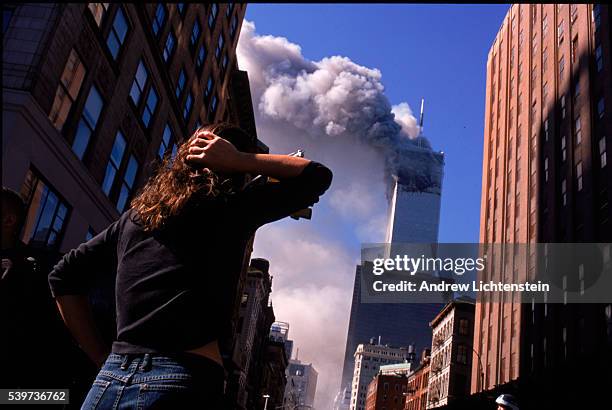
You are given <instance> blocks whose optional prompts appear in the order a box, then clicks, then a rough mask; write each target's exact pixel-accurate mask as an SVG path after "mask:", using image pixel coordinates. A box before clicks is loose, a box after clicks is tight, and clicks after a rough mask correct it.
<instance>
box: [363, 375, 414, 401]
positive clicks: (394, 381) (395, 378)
mask: <svg viewBox="0 0 612 410" xmlns="http://www.w3.org/2000/svg"><path fill="white" fill-rule="evenodd" d="M406 379H407V375H406V374H402V373H399V374H392V373H389V374H382V373H379V374H378V375H376V376H374V378H373V379H372V381H371V382H370V384H369V385H368V390H367V396H366V406H365V410H382V409H385V410H403V409H404V401H405V399H406V397H405V395H404V394H405V393H406V388H407V383H406Z"/></svg>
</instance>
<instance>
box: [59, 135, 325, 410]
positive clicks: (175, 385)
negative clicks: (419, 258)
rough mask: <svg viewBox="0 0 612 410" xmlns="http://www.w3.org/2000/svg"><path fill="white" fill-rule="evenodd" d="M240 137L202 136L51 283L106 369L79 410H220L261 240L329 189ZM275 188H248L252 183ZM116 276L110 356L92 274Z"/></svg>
mask: <svg viewBox="0 0 612 410" xmlns="http://www.w3.org/2000/svg"><path fill="white" fill-rule="evenodd" d="M249 139H250V137H249V136H248V135H247V134H246V133H245V132H244V131H242V130H241V129H240V128H237V127H235V126H232V125H229V124H217V125H210V126H206V127H203V128H201V129H199V130H198V131H196V132H195V133H194V134H193V135H192V136H191V138H189V140H188V141H186V142H185V143H184V144H182V145H181V146H180V147H179V149H178V151H177V153H176V156H175V158H174V159H173V160H172V159H170V158H166V159H165V160H164V161H163V163H162V164H161V166H160V167H159V169H158V170H157V172H156V173H155V175H153V176H152V177H151V178H150V179H149V180H148V182H147V183H146V184H145V186H144V187H143V188H142V190H141V191H140V192H139V194H138V195H137V196H136V197H135V198H134V199H133V200H132V201H131V204H130V205H131V207H130V209H129V210H128V211H126V212H125V213H124V214H123V215H121V217H120V218H119V219H118V220H117V221H116V222H114V223H113V224H111V225H110V226H109V227H108V228H107V229H106V230H104V231H103V232H101V233H100V234H98V235H97V236H95V237H94V238H92V239H91V240H89V241H88V242H86V243H83V244H81V245H80V246H79V247H77V248H76V249H73V250H71V251H70V252H68V253H67V254H66V255H65V256H64V257H63V259H62V260H61V261H60V262H59V263H58V264H57V265H56V266H55V267H54V269H53V271H52V272H51V273H50V274H49V284H50V287H51V291H52V293H53V296H54V297H55V299H56V302H57V305H58V308H59V310H60V312H61V314H62V317H63V319H64V322H65V323H66V325H67V326H68V328H69V329H70V331H71V332H72V334H73V336H74V337H75V339H76V341H77V342H78V343H79V345H80V346H81V348H82V349H83V350H84V351H85V353H86V354H87V355H88V356H89V357H90V358H91V360H93V361H94V362H95V363H96V364H97V365H98V367H101V370H100V371H99V373H98V375H97V377H96V379H95V381H94V383H93V386H92V387H91V390H90V391H89V394H88V395H87V398H86V399H85V402H84V403H83V407H82V408H83V409H107V408H108V409H110V408H113V409H115V408H142V409H159V408H177V409H178V408H205V409H216V408H220V406H221V404H220V402H221V398H222V395H223V390H224V379H225V371H224V367H223V361H222V350H221V348H220V346H225V344H224V341H225V340H227V337H228V335H229V334H230V330H229V329H230V327H231V314H232V309H233V305H234V301H235V296H236V295H235V292H236V287H237V284H238V279H239V278H238V276H239V274H240V272H241V269H242V266H243V263H244V254H245V248H246V247H247V246H248V244H249V241H250V239H251V238H252V236H253V233H254V232H255V230H256V229H257V228H258V227H260V226H262V225H264V224H266V223H269V222H273V221H276V220H279V219H281V218H284V217H286V216H288V215H291V214H293V213H295V212H296V211H298V210H301V209H304V208H306V207H308V206H311V205H313V204H314V203H316V202H317V201H318V199H319V196H320V195H322V194H323V193H324V192H325V191H326V190H327V188H328V187H329V185H330V183H331V180H332V173H331V171H330V170H329V169H328V168H326V167H325V166H323V165H321V164H319V163H317V162H314V161H310V160H307V159H304V158H298V157H292V156H287V155H272V154H258V153H252V152H247V151H249V150H248V149H247V147H246V146H245V144H244V141H248V140H249ZM257 174H261V175H264V176H268V177H271V178H274V179H276V180H278V182H267V183H263V184H250V185H246V184H245V182H246V177H247V175H257ZM100 267H103V268H105V269H108V270H109V271H110V270H114V271H116V285H115V296H116V313H117V335H116V340H115V341H114V342H113V344H112V349H111V350H110V354H109V351H108V348H107V346H105V345H104V343H103V342H102V339H101V337H100V336H99V333H98V332H97V330H96V326H95V323H94V321H93V319H92V314H91V307H90V305H89V302H88V299H87V297H86V294H87V291H88V276H90V275H88V273H89V272H91V271H92V270H93V269H94V268H96V269H99V268H100Z"/></svg>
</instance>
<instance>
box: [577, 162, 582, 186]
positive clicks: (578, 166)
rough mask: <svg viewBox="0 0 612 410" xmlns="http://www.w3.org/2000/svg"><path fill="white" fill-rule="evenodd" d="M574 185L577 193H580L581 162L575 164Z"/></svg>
mask: <svg viewBox="0 0 612 410" xmlns="http://www.w3.org/2000/svg"><path fill="white" fill-rule="evenodd" d="M576 184H577V187H578V191H582V161H580V162H578V163H577V164H576Z"/></svg>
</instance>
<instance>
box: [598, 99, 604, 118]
mask: <svg viewBox="0 0 612 410" xmlns="http://www.w3.org/2000/svg"><path fill="white" fill-rule="evenodd" d="M605 104H606V103H605V102H604V98H603V97H601V98H600V99H599V101H597V115H599V118H603V116H604V114H605V111H606V106H605Z"/></svg>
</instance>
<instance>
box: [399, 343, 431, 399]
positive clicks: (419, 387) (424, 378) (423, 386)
mask: <svg viewBox="0 0 612 410" xmlns="http://www.w3.org/2000/svg"><path fill="white" fill-rule="evenodd" d="M430 361H431V350H429V349H425V350H423V352H422V353H421V360H420V361H419V365H418V366H417V367H416V368H415V369H414V371H413V372H412V373H411V374H410V376H408V381H407V383H408V388H407V390H406V404H405V405H404V410H425V408H426V406H427V393H428V391H429V366H430Z"/></svg>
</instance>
